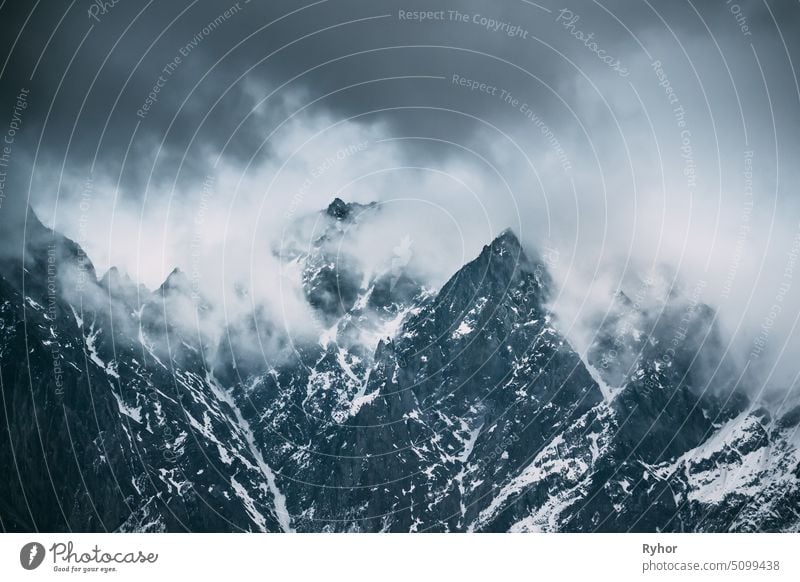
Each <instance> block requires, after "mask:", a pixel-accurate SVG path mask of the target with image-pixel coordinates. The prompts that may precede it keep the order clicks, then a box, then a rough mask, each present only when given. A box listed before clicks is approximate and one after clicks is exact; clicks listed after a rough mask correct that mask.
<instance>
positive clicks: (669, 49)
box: [0, 0, 800, 383]
mask: <svg viewBox="0 0 800 582" xmlns="http://www.w3.org/2000/svg"><path fill="white" fill-rule="evenodd" d="M101 4H103V3H94V2H89V1H88V0H74V1H73V2H60V1H55V0H54V1H50V2H47V3H46V4H45V3H41V2H9V1H5V2H2V4H0V44H2V47H3V50H2V56H3V61H2V62H3V65H2V69H1V70H0V75H1V76H2V84H1V85H0V87H1V88H2V89H1V91H2V93H0V112H2V120H0V131H3V132H4V133H6V134H7V129H9V128H11V127H12V122H13V127H14V128H16V127H17V126H18V127H19V129H18V130H16V129H15V135H14V136H13V139H12V142H13V143H12V144H10V146H9V147H10V153H8V156H9V163H8V167H7V168H0V169H2V170H5V171H6V176H5V181H4V182H3V184H4V190H3V194H4V197H3V198H2V207H0V220H2V221H3V222H4V225H5V226H4V235H5V239H7V240H4V242H3V245H4V246H6V247H13V246H19V245H20V243H21V236H20V234H19V231H18V230H17V229H14V228H12V227H11V226H10V225H11V224H13V222H14V221H13V217H14V216H18V215H19V212H20V211H21V210H22V209H24V208H25V205H26V204H30V205H31V207H33V208H34V209H35V211H36V212H37V214H38V215H39V216H40V217H41V218H42V219H43V220H44V221H45V223H46V224H48V225H51V226H55V228H56V229H58V230H60V231H62V232H63V233H65V234H66V235H68V236H70V237H72V238H74V239H76V240H78V242H80V243H81V244H82V245H83V246H84V247H85V248H86V249H87V251H88V253H89V255H90V257H91V258H92V260H93V261H94V262H95V263H96V265H97V266H98V270H99V271H100V272H103V271H104V270H105V269H107V268H108V267H110V266H111V265H118V266H120V267H121V268H122V269H124V270H126V271H127V272H129V273H130V274H131V276H132V277H134V278H135V279H138V280H140V281H142V282H144V283H145V284H147V285H148V286H150V287H151V288H152V287H155V286H157V285H158V284H159V283H160V282H161V280H163V278H164V277H165V276H166V274H167V273H169V272H170V271H171V270H172V268H173V267H175V266H181V267H182V268H184V269H186V270H189V269H191V268H192V265H194V266H195V267H196V266H197V265H198V264H201V266H202V269H203V274H204V277H205V280H206V283H207V285H208V286H209V287H211V286H213V285H214V284H216V283H217V282H218V281H220V280H223V276H224V280H230V281H234V280H236V281H239V280H248V281H250V282H251V283H253V285H254V286H255V285H256V284H257V283H256V282H254V278H255V279H257V278H259V277H266V279H265V281H262V284H261V286H262V287H269V281H272V280H273V279H270V278H269V277H267V276H266V273H269V269H268V268H267V267H265V266H264V265H265V264H266V263H268V262H269V261H270V258H269V257H268V255H269V254H270V249H272V248H274V247H275V244H276V241H278V243H277V244H280V241H281V240H283V239H285V237H286V229H287V227H288V226H289V225H290V224H291V223H292V221H293V220H294V219H296V218H297V217H298V216H301V215H303V214H304V213H308V212H311V211H314V210H316V209H318V208H321V207H324V206H325V205H327V203H328V202H329V201H330V200H331V199H332V198H333V196H335V195H337V194H338V195H340V196H341V197H342V198H344V199H345V200H356V201H359V202H369V201H373V200H374V201H378V202H381V203H383V205H384V206H385V208H386V212H387V214H388V216H390V217H391V220H388V224H387V225H384V228H382V229H381V230H380V236H382V237H384V239H385V241H386V242H387V244H383V245H375V250H374V251H373V252H374V254H376V256H372V257H368V258H367V259H366V260H369V261H381V260H384V259H385V258H386V257H384V256H382V255H381V253H383V252H385V250H386V249H391V248H393V246H394V245H396V244H397V241H400V240H403V239H404V238H410V239H412V240H413V241H415V243H414V244H415V247H414V248H415V249H416V252H417V253H418V255H420V256H428V257H432V258H431V259H430V260H428V261H421V267H420V268H421V269H422V270H423V271H424V272H425V273H426V276H429V277H430V279H431V282H432V283H434V284H440V283H441V281H443V280H444V279H445V278H446V277H447V276H449V275H450V274H452V272H453V271H454V270H455V269H457V268H458V267H459V266H460V264H462V263H463V262H464V261H465V260H468V259H469V258H470V257H471V256H473V255H474V254H476V253H477V252H478V251H479V250H480V247H481V245H483V244H486V243H487V242H488V241H489V240H491V238H492V237H493V236H495V235H496V234H497V233H498V232H500V231H501V230H502V229H503V228H506V227H511V228H513V229H514V230H515V231H516V232H517V233H518V234H519V235H520V236H521V238H522V239H523V241H524V243H525V244H526V245H528V246H529V248H531V249H534V248H537V249H540V250H541V249H542V248H544V247H545V246H548V247H552V248H556V249H558V261H557V263H556V264H554V265H553V270H554V272H555V275H556V279H557V280H558V281H559V282H560V285H561V290H560V294H559V298H558V299H559V300H560V304H561V306H562V309H563V320H564V325H565V327H566V328H570V327H574V328H575V329H577V327H578V325H579V322H581V321H584V320H585V319H586V314H587V313H590V312H593V311H595V310H597V309H598V308H599V309H602V308H603V306H604V305H606V304H607V297H608V293H609V291H613V290H614V289H615V288H617V287H618V286H620V285H623V286H625V285H631V283H630V281H632V280H633V281H635V280H636V278H637V277H641V276H642V273H646V272H648V271H649V270H650V269H652V268H655V267H659V266H661V265H668V266H669V268H671V269H673V270H674V271H675V272H676V273H677V274H678V280H679V281H680V282H681V285H683V286H684V287H686V288H688V289H693V288H696V287H697V285H698V284H699V283H700V284H703V285H705V287H704V289H705V290H704V292H703V297H702V299H703V300H704V301H707V302H708V303H709V304H711V305H713V306H715V307H717V308H718V309H719V310H720V313H721V315H722V319H723V322H724V323H725V325H726V327H727V328H728V329H729V331H730V332H731V334H732V335H733V336H734V337H736V338H737V341H738V342H739V344H740V345H741V346H745V347H744V348H743V351H744V352H746V351H747V348H746V346H747V345H748V342H749V341H751V339H752V338H753V337H755V336H756V335H757V334H758V333H759V329H760V328H761V326H762V325H763V322H764V320H765V318H766V317H767V316H768V314H769V312H770V310H771V307H772V305H774V304H775V302H776V296H777V294H778V293H779V290H780V286H781V285H784V286H785V285H786V284H787V282H788V283H789V284H793V283H794V284H796V285H797V287H795V288H793V289H791V292H789V293H788V295H787V297H786V299H785V300H782V301H781V309H782V313H781V317H780V322H779V323H777V324H775V327H774V330H772V331H770V340H769V341H770V343H771V346H772V348H773V350H774V353H775V354H779V353H780V351H781V349H782V348H784V347H785V349H786V353H785V354H784V356H786V354H789V355H790V354H792V353H796V350H797V349H800V346H798V345H797V344H796V343H795V344H784V342H785V341H787V340H789V339H791V338H792V337H793V336H794V335H798V334H796V333H795V332H794V324H795V323H796V317H797V316H798V315H800V302H798V301H797V299H796V298H798V297H800V292H798V291H800V281H796V282H795V281H793V278H794V277H793V275H794V267H793V266H792V265H791V259H792V256H793V255H792V252H793V241H794V240H795V239H796V237H798V233H800V204H799V203H798V200H800V198H798V191H797V184H798V172H797V160H798V153H799V152H798V139H800V90H799V89H798V80H797V76H796V68H797V67H796V63H797V58H798V55H799V54H800V37H799V36H798V34H797V31H798V29H800V18H799V16H800V4H799V3H798V2H796V1H780V2H779V1H775V0H773V1H770V2H764V1H761V2H759V1H738V2H737V1H730V2H726V1H725V0H714V1H712V2H687V1H674V0H669V1H667V0H660V1H647V0H643V1H641V2H639V1H630V0H626V1H622V0H619V1H598V2H594V1H588V0H580V1H575V2H569V3H561V2H554V1H553V0H541V1H540V2H536V3H534V2H529V1H527V0H501V1H492V2H489V1H487V0H484V1H476V0H464V1H459V2H454V1H452V0H450V1H446V2H421V1H418V2H410V1H397V2H389V1H383V0H380V1H374V0H372V1H366V0H362V1H347V0H328V1H325V0H322V1H317V2H310V3H308V4H304V3H302V2H288V1H275V0H271V1H269V2H257V1H256V0H253V1H252V2H246V1H244V0H242V1H240V2H238V3H235V2H227V1H224V0H223V1H214V2H210V1H201V0H195V1H169V2H166V1H158V2H157V1H151V2H149V3H146V4H145V3H142V2H133V1H131V0H118V1H117V2H116V4H114V5H113V6H112V3H110V2H106V3H105V5H106V8H103V9H101V8H100V5H101ZM420 10H423V11H430V14H426V15H425V16H426V18H425V20H420V19H419V17H418V14H417V11H420ZM21 94H22V96H23V97H24V99H23V101H24V102H25V105H26V107H25V108H24V109H23V108H22V106H21V105H20V99H19V96H20V95H21ZM15 111H16V114H15ZM751 179H752V182H750V180H751ZM204 183H205V185H204ZM368 247H369V245H368ZM798 277H800V274H798ZM634 284H635V283H634ZM209 292H210V293H211V291H209ZM220 292H221V293H224V290H221V291H220ZM265 293H266V295H267V296H269V292H265ZM267 299H268V300H273V299H275V298H274V297H267ZM770 365H771V364H770ZM782 369H783V370H784V372H783V375H782V377H781V379H780V382H788V383H791V382H792V380H793V378H792V372H793V371H794V369H793V368H792V367H791V366H789V367H786V366H784V367H783V368H782ZM787 370H788V371H787Z"/></svg>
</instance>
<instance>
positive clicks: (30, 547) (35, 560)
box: [19, 542, 45, 570]
mask: <svg viewBox="0 0 800 582" xmlns="http://www.w3.org/2000/svg"><path fill="white" fill-rule="evenodd" d="M44 554H45V551H44V546H43V545H42V544H40V543H38V542H30V543H27V544H25V545H24V546H22V549H21V550H20V551H19V563H20V564H22V567H23V568H25V569H26V570H35V569H36V568H38V567H39V566H41V565H42V562H43V561H44Z"/></svg>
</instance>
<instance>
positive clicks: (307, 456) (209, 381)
mask: <svg viewBox="0 0 800 582" xmlns="http://www.w3.org/2000/svg"><path fill="white" fill-rule="evenodd" d="M379 212H381V210H380V207H379V206H377V205H360V204H355V203H346V202H344V201H342V200H340V199H338V198H337V199H336V200H334V201H333V202H332V203H331V204H330V206H329V207H328V208H326V209H324V210H322V211H320V213H319V214H317V215H315V216H313V219H314V221H315V224H316V225H317V228H316V229H315V231H314V235H313V237H311V238H310V240H309V241H305V244H296V245H288V246H287V247H286V248H283V249H281V250H280V252H278V251H275V250H272V251H265V252H273V253H276V254H277V255H278V256H279V259H280V261H282V263H283V264H285V265H286V268H287V269H291V270H292V271H293V272H296V273H298V276H299V279H300V282H301V287H302V292H303V298H302V299H303V301H304V302H305V303H306V304H307V306H308V308H309V310H310V312H312V313H313V314H314V319H315V322H314V323H315V325H316V327H317V328H318V329H319V333H318V334H317V337H314V338H312V339H311V340H308V339H307V338H303V339H298V338H293V337H292V336H291V335H287V334H286V333H285V332H284V330H283V329H282V327H281V326H280V325H279V323H277V322H275V321H274V318H272V317H270V316H269V315H268V314H267V313H265V312H264V311H263V310H261V309H259V308H258V307H254V308H253V310H252V311H251V312H250V313H248V315H247V316H246V317H243V318H235V319H232V320H230V321H226V324H225V329H224V333H222V334H221V335H220V337H214V336H213V334H209V333H207V331H206V329H207V328H206V326H204V324H203V322H204V321H205V320H206V319H207V318H209V317H210V316H211V314H212V312H213V311H214V310H215V306H214V305H213V304H212V303H211V302H208V301H206V300H205V299H204V298H203V297H202V294H201V293H198V292H197V290H196V289H195V285H193V282H192V280H191V279H190V277H189V276H188V275H187V274H186V273H184V272H182V271H180V270H178V269H176V270H175V271H173V272H172V273H171V274H170V275H169V277H168V278H167V279H166V280H165V281H164V283H163V284H162V285H161V286H160V287H159V288H158V289H156V290H155V291H150V290H148V289H146V288H144V287H143V286H141V285H138V284H137V283H135V282H134V281H132V280H131V279H130V278H128V277H127V276H125V275H124V274H123V273H121V272H120V271H118V270H117V269H111V270H110V271H108V273H106V274H105V275H103V276H102V277H99V278H98V276H97V274H96V272H95V269H94V267H93V265H92V263H91V261H90V260H89V258H88V257H87V256H86V254H85V253H84V252H83V250H82V249H81V248H80V247H79V246H78V245H77V244H76V243H74V242H73V241H71V240H69V239H68V238H66V237H64V236H62V235H61V234H59V233H58V232H55V231H53V230H51V229H48V228H46V227H45V226H43V225H42V224H41V223H40V222H39V220H38V219H37V218H36V216H35V214H34V213H33V212H32V211H30V212H29V214H28V220H27V231H26V233H27V234H26V240H25V249H24V252H23V253H22V254H21V255H20V256H15V255H9V256H7V257H6V258H4V259H2V261H0V367H1V368H0V381H1V382H2V384H1V385H0V388H1V389H2V407H3V414H2V415H0V466H1V467H2V468H3V471H2V473H0V528H2V529H3V530H4V531H17V532H34V531H52V532H61V531H74V532H104V531H121V532H131V531H136V532H154V531H169V532H173V531H205V532H208V531H213V532H216V531H267V532H277V531H298V532H316V531H330V532H377V531H381V532H383V531H386V532H423V531H432V532H507V531H514V532H523V531H546V532H555V531H565V532H598V531H600V532H606V531H607V532H629V531H638V532H664V531H693V532H722V531H798V530H799V529H800V450H798V446H800V432H799V431H798V425H800V406H785V405H784V406H767V405H765V404H763V403H759V401H757V400H754V399H752V398H751V397H750V396H748V394H749V392H748V390H747V385H746V384H747V379H748V378H747V375H746V373H745V371H743V370H741V369H739V368H738V367H737V365H736V364H735V363H733V362H731V361H730V358H728V357H727V356H726V349H725V346H726V342H725V338H724V337H723V334H722V332H721V331H720V329H719V326H718V324H717V320H716V316H715V312H714V310H713V309H711V308H710V307H708V306H706V305H704V304H702V303H699V302H697V301H696V300H694V298H692V297H690V296H687V295H686V294H683V293H680V292H677V291H671V292H669V293H666V294H665V296H664V297H663V298H662V301H660V302H659V304H658V307H657V308H654V307H653V306H652V305H650V304H648V306H647V307H644V306H643V303H642V302H640V301H637V300H636V298H635V297H632V296H631V295H630V294H626V293H625V292H623V291H619V292H618V293H617V295H616V296H615V297H614V298H613V301H612V302H611V306H610V308H609V309H608V311H607V313H605V314H604V315H603V317H602V318H601V319H600V320H598V321H597V322H595V323H596V329H597V333H596V334H594V337H593V340H592V341H591V343H590V345H589V347H588V349H586V350H581V351H579V350H577V349H576V348H575V347H574V346H573V345H572V343H571V342H570V341H569V339H568V338H567V337H566V335H565V334H564V333H562V331H560V327H559V322H558V320H557V318H556V316H555V314H554V313H553V311H552V310H551V308H550V299H551V297H552V295H553V293H554V292H555V285H554V283H553V280H552V279H551V276H550V274H549V272H548V267H547V264H546V261H543V260H542V259H541V258H540V257H538V256H536V255H535V253H533V252H531V251H530V250H529V249H528V250H526V249H523V246H522V245H521V243H520V241H519V240H518V238H517V236H516V235H515V234H514V233H513V232H512V231H510V230H506V231H504V232H502V233H501V234H500V235H499V236H497V237H496V238H495V239H494V240H492V241H490V242H489V241H487V242H488V244H487V245H486V246H484V247H483V249H482V250H481V252H480V253H479V254H478V255H477V256H476V257H475V258H474V259H472V260H471V261H469V262H467V263H466V264H464V265H463V266H462V267H461V268H460V269H459V270H458V271H457V272H455V273H454V274H453V275H452V277H450V279H449V280H447V282H446V283H445V284H444V285H442V286H441V287H440V288H436V289H432V288H430V287H428V286H426V284H425V283H424V282H423V281H421V280H419V278H418V277H416V276H415V274H414V272H413V269H411V268H410V267H409V260H408V253H409V252H410V251H409V249H408V246H407V245H405V246H404V245H403V244H400V245H398V248H397V249H396V251H395V255H394V258H393V259H392V260H391V261H390V263H389V264H386V265H385V266H384V268H382V269H377V270H365V269H364V268H363V267H361V266H360V263H359V262H358V261H357V260H356V258H355V257H352V256H349V255H348V254H347V253H343V252H341V249H342V248H343V243H344V242H346V241H347V240H348V237H351V236H352V233H353V232H356V231H358V229H359V228H360V226H361V225H363V224H365V223H367V222H368V221H370V220H371V218H372V217H373V216H374V215H376V213H379ZM243 292H245V291H243Z"/></svg>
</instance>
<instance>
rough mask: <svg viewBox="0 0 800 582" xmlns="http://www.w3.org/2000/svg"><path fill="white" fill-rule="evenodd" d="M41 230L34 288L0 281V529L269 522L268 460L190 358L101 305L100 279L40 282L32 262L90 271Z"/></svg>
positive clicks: (264, 525)
mask: <svg viewBox="0 0 800 582" xmlns="http://www.w3.org/2000/svg"><path fill="white" fill-rule="evenodd" d="M35 226H36V227H37V228H39V229H40V230H41V231H42V233H45V232H46V229H44V227H42V226H41V225H39V224H38V222H37V224H36V225H35ZM48 238H49V239H51V240H49V241H48V244H47V245H46V246H45V247H41V246H40V245H34V244H32V245H30V250H29V256H27V257H25V258H24V261H25V262H24V264H25V265H32V266H27V267H26V269H27V270H26V273H27V278H26V279H30V280H33V284H27V280H26V281H25V284H24V287H23V282H22V281H21V278H20V283H19V284H18V286H17V285H15V284H13V283H12V282H11V281H9V280H7V279H5V278H3V279H2V280H0V292H1V293H2V309H1V310H0V311H1V312H0V315H2V328H1V329H2V346H1V347H0V365H1V367H2V392H3V403H4V408H5V411H6V414H5V415H4V416H3V420H2V424H3V426H2V427H0V435H2V436H0V465H2V466H3V467H5V468H7V469H8V470H4V471H3V484H2V489H3V495H2V496H0V497H2V500H0V517H1V518H2V524H3V527H4V528H5V529H6V530H11V531H36V530H42V531H114V530H136V531H151V530H167V531H181V530H193V531H196V530H201V531H219V530H242V529H243V530H251V529H253V530H255V529H263V530H277V529H279V528H280V526H281V520H282V519H283V518H282V517H281V516H280V515H279V509H280V494H279V493H276V492H277V488H275V490H274V491H272V490H270V488H269V487H267V486H266V485H265V484H266V483H268V481H269V479H268V474H269V471H268V468H265V467H264V466H262V465H263V462H260V457H259V454H258V452H257V451H256V449H255V447H253V446H251V443H250V441H251V440H252V439H251V436H250V435H249V433H248V432H247V427H246V423H242V422H238V419H237V415H236V413H235V406H234V405H232V401H229V400H228V399H227V398H226V397H225V394H224V392H223V390H222V389H221V388H220V387H219V386H217V385H216V384H215V382H214V381H213V378H211V377H209V375H208V374H207V373H205V372H204V371H203V369H202V367H201V366H198V361H199V359H198V361H195V362H193V363H192V365H193V366H194V368H195V371H191V372H190V371H187V370H186V369H185V368H184V367H180V366H178V365H176V364H175V362H173V361H171V360H169V359H162V358H160V357H159V356H157V355H156V354H155V353H153V352H152V350H151V349H150V347H149V346H148V344H147V342H145V341H142V339H141V338H142V337H143V336H142V335H141V333H139V335H138V339H137V334H136V328H137V323H138V322H137V321H136V320H135V318H134V317H133V315H131V314H129V313H128V311H129V310H128V309H126V308H125V307H123V306H121V305H119V304H118V303H116V302H113V301H112V303H111V304H110V305H111V307H108V306H106V305H105V304H104V303H103V302H102V301H100V300H98V297H100V298H102V297H103V294H102V288H100V287H97V284H96V281H94V282H93V281H91V279H87V282H86V283H85V284H86V285H87V288H86V289H85V291H84V292H83V293H81V292H78V291H76V290H75V289H70V290H65V289H63V288H62V287H61V286H62V285H63V282H64V281H65V280H67V281H71V280H74V279H73V277H72V276H71V275H70V277H69V278H68V279H64V278H58V277H56V278H53V279H52V280H51V281H50V282H49V283H47V284H44V285H42V284H41V278H42V271H41V269H40V267H36V265H40V266H41V265H48V264H50V265H55V266H56V267H55V268H56V269H57V271H58V272H61V273H64V272H70V271H75V270H79V269H90V272H91V273H92V274H93V272H94V271H93V268H91V264H90V263H84V262H83V261H84V258H83V256H82V255H81V254H79V253H68V252H67V253H65V252H63V249H67V251H69V250H71V249H74V248H75V245H74V243H71V242H70V241H68V240H67V239H64V238H63V237H61V236H60V235H57V234H56V233H52V232H51V231H50V233H49V235H48ZM52 248H55V251H52V250H51V249H52ZM50 256H54V257H55V259H54V260H53V261H51V262H50V261H49V259H48V258H49V257H50ZM75 257H77V258H78V261H80V262H78V261H76V260H75ZM18 268H20V270H21V265H18ZM44 272H45V273H47V271H44ZM92 276H93V275H92ZM23 288H24V290H25V294H24V295H23V293H22V289H23ZM65 297H70V298H73V301H74V303H70V302H68V301H67V300H66V299H65ZM106 297H107V296H106ZM75 298H78V300H75ZM81 298H85V299H86V302H83V301H81V300H80V299H81ZM155 300H156V299H155V298H148V301H155ZM115 316H116V319H114V317H115ZM126 316H127V318H126Z"/></svg>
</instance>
